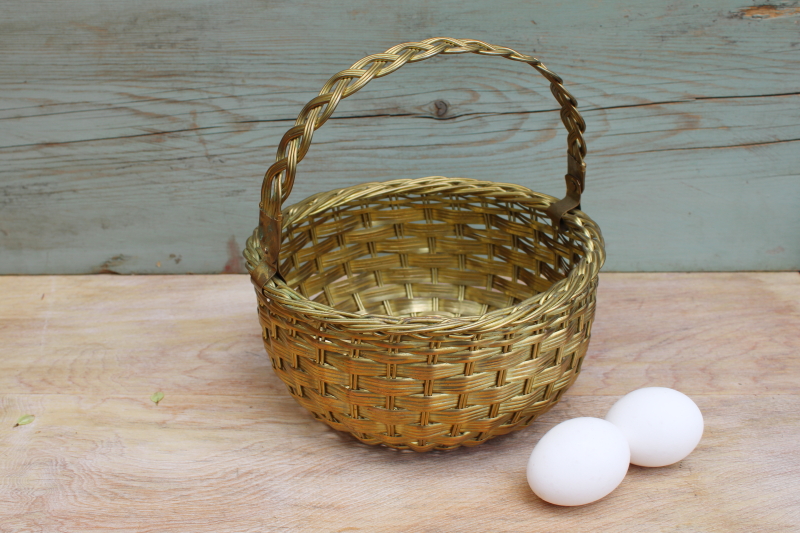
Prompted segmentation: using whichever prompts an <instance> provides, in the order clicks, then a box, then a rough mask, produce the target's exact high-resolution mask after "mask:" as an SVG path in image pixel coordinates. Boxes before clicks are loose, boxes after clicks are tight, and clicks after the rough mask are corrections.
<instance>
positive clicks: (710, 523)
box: [0, 378, 800, 533]
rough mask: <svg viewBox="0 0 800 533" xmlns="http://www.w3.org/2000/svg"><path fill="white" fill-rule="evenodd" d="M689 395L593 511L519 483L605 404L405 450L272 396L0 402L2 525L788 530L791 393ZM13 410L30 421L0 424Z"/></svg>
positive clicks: (792, 492)
mask: <svg viewBox="0 0 800 533" xmlns="http://www.w3.org/2000/svg"><path fill="white" fill-rule="evenodd" d="M275 379H277V378H275ZM694 399H695V401H696V402H697V404H698V406H699V407H700V409H701V411H702V412H703V415H704V419H705V424H706V428H705V433H704V436H703V440H702V441H701V442H700V445H699V446H698V447H697V449H695V451H694V452H693V453H692V454H691V455H690V456H689V457H688V458H687V459H685V460H683V461H681V462H680V463H677V464H675V465H672V466H668V467H664V468H643V467H637V466H631V467H630V469H629V471H628V475H627V476H626V478H625V479H624V480H623V482H622V484H621V485H620V487H619V488H617V489H616V490H615V491H614V492H613V493H612V494H611V495H609V496H608V497H606V498H605V499H603V500H601V501H599V502H597V503H595V504H592V505H588V506H584V507H578V508H558V507H555V506H552V505H549V504H546V503H544V502H543V501H542V500H539V499H538V498H537V497H536V496H534V495H533V493H532V492H531V490H530V489H529V488H528V485H527V483H526V480H525V465H526V463H527V460H528V456H529V455H530V452H531V450H532V448H533V446H534V445H535V443H536V442H537V441H538V439H539V438H541V436H542V435H543V434H544V433H545V432H546V431H547V430H548V429H550V428H551V427H553V426H554V425H555V424H557V423H559V422H562V421H564V420H566V419H569V418H571V417H574V416H587V415H595V416H603V415H604V414H605V412H606V411H607V410H608V409H609V408H610V406H611V405H612V404H613V401H614V398H612V397H609V396H602V397H593V396H574V397H567V398H565V399H564V400H563V401H562V402H561V403H559V405H557V406H556V407H555V408H553V410H551V411H550V412H549V413H548V415H546V419H543V420H542V421H541V422H540V423H538V424H536V425H535V426H534V427H532V428H531V429H529V430H526V431H523V432H519V433H516V434H512V435H509V436H506V437H503V438H501V439H496V440H494V441H490V442H488V443H486V444H484V445H481V446H479V447H478V448H474V449H464V450H462V451H458V452H453V453H449V454H447V453H445V454H441V453H438V452H437V453H434V454H430V455H407V454H402V453H395V452H392V451H389V450H386V449H380V448H372V447H369V446H367V445H364V444H361V443H358V442H357V441H355V440H354V439H351V438H349V437H347V436H344V435H339V434H336V432H335V431H334V430H332V429H329V428H327V427H326V426H324V425H323V424H320V423H317V422H314V421H311V420H309V419H308V417H307V415H305V414H304V413H302V412H301V411H300V408H299V407H297V406H296V405H295V404H293V402H292V403H290V401H287V400H280V399H277V398H272V397H265V396H261V397H251V398H248V397H244V396H242V395H232V396H214V397H212V398H209V397H207V396H204V395H200V394H188V395H184V394H170V393H169V392H167V394H166V396H165V398H164V400H163V401H162V402H160V403H159V405H158V407H156V406H155V405H154V404H153V403H152V402H150V400H149V399H148V396H147V395H140V396H139V397H135V398H134V397H127V398H120V397H116V398H114V397H111V398H109V397H105V396H102V395H97V394H83V395H75V394H55V395H49V394H43V395H30V394H23V395H19V394H3V395H0V406H2V415H0V439H2V440H0V451H2V453H3V456H2V458H1V459H0V491H1V492H2V496H0V502H2V504H3V505H2V506H0V507H1V509H2V510H0V517H2V519H3V524H4V527H5V528H8V529H9V530H10V531H25V530H29V529H30V528H31V527H34V526H35V527H39V528H41V530H42V531H82V532H87V533H88V532H95V531H109V530H114V531H121V532H131V533H133V532H137V533H164V532H184V531H187V530H191V531H196V532H198V533H202V532H214V533H227V532H231V533H234V532H235V533H241V532H262V531H303V532H306V531H308V532H317V531H364V532H367V531H370V532H372V531H374V532H390V531H391V532H394V531H456V532H458V531H463V532H466V531H476V530H483V531H489V530H491V531H500V532H518V531H527V530H531V528H537V529H542V530H545V531H548V530H554V529H558V530H561V529H562V528H568V529H576V528H577V529H581V530H585V529H601V530H608V531H633V530H636V531H644V532H647V531H669V530H671V529H674V527H675V524H681V526H682V527H684V528H686V530H688V531H726V532H728V531H729V532H749V531H787V532H788V531H792V530H794V529H796V528H797V527H798V526H800V515H799V514H798V508H800V496H798V491H797V488H798V485H797V480H798V478H800V469H798V467H797V462H796V461H794V460H793V458H792V457H793V456H794V457H796V456H797V455H798V454H800V445H799V444H798V442H800V440H798V436H800V431H798V429H799V428H800V416H798V414H797V409H796V406H797V397H796V396H792V397H786V396H775V397H773V396H768V395H764V396H753V395H736V396H699V397H695V398H694ZM732 406H735V408H732ZM20 413H36V414H37V417H36V420H35V421H34V422H33V423H32V424H30V425H28V426H20V427H18V428H13V429H12V428H11V426H13V424H14V422H15V420H16V418H17V417H18V416H19V414H20ZM765 431H769V435H770V437H769V440H768V441H766V442H765V439H764V432H765ZM767 442H768V444H767ZM487 495H490V496H488V497H487Z"/></svg>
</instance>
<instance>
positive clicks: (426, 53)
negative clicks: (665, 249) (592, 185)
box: [258, 37, 586, 283]
mask: <svg viewBox="0 0 800 533" xmlns="http://www.w3.org/2000/svg"><path fill="white" fill-rule="evenodd" d="M467 52H471V53H474V54H481V55H490V56H500V57H505V58H506V59H510V60H512V61H521V62H523V63H528V64H529V65H530V66H532V67H533V68H534V69H536V70H537V71H538V72H539V73H541V74H542V75H543V76H544V77H545V78H547V80H548V81H549V82H550V91H551V92H552V93H553V96H555V98H556V100H557V101H558V103H559V104H560V105H561V121H562V122H563V123H564V126H565V127H566V129H567V132H568V136H567V175H566V176H565V177H566V182H567V195H566V196H565V197H564V198H563V199H562V200H559V201H558V202H555V203H554V204H552V205H551V206H550V207H549V208H548V210H547V213H548V215H549V216H550V217H551V218H552V219H553V223H554V224H558V223H559V221H560V220H561V216H562V215H563V214H564V213H566V212H567V211H569V210H570V209H573V208H575V207H580V201H581V193H582V192H583V190H584V187H585V181H584V180H585V174H586V165H585V163H584V162H583V158H584V156H585V155H586V143H585V142H584V139H583V132H584V131H585V130H586V124H585V123H584V121H583V118H582V117H581V116H580V114H579V113H578V110H577V109H576V107H577V105H578V102H577V101H576V100H575V98H574V97H573V96H572V95H571V94H570V93H569V92H567V90H566V89H564V86H563V85H562V84H563V81H562V79H561V78H560V77H559V76H558V75H557V74H555V73H554V72H552V71H550V70H549V69H548V68H547V67H545V66H544V65H543V64H542V62H541V61H539V60H538V59H536V58H535V57H533V56H529V55H525V54H520V53H519V52H517V51H515V50H512V49H511V48H506V47H503V46H494V45H491V44H487V43H484V42H482V41H476V40H472V39H450V38H446V37H436V38H432V39H425V40H424V41H421V42H416V43H404V44H399V45H397V46H394V47H392V48H390V49H388V50H387V51H386V52H384V53H382V54H372V55H370V56H367V57H365V58H363V59H361V60H360V61H356V62H355V63H354V64H353V66H352V67H350V68H349V69H347V70H343V71H341V72H339V73H338V74H335V75H334V76H333V77H332V78H331V79H329V80H328V81H327V83H325V85H324V86H323V87H322V89H321V90H320V92H319V95H318V96H317V97H316V98H314V99H313V100H311V101H310V102H308V103H307V104H306V105H305V107H303V109H302V111H300V114H299V115H298V116H297V120H296V121H295V125H294V126H293V127H292V128H291V129H290V130H289V131H287V132H286V133H285V134H284V136H283V138H282V139H281V142H280V144H279V145H278V154H277V156H276V160H275V163H273V164H272V166H270V167H269V169H268V170H267V173H266V174H265V175H264V183H263V185H262V187H261V203H260V204H259V208H260V215H259V233H260V234H261V235H259V237H260V240H261V243H262V250H263V253H264V264H263V265H262V267H261V269H259V270H261V272H259V275H258V277H259V278H260V281H261V282H264V283H266V281H268V280H269V279H270V278H271V277H272V276H274V275H275V273H276V272H277V265H278V254H279V251H280V241H281V205H282V204H283V202H284V201H285V200H286V199H287V198H288V197H289V193H291V191H292V187H293V185H294V177H295V173H296V172H297V164H298V163H299V162H300V161H302V160H303V158H304V157H305V155H306V153H308V148H309V146H310V145H311V138H312V136H313V135H314V131H315V130H316V129H317V128H319V127H320V126H322V125H323V124H325V122H326V121H327V120H328V119H329V118H330V117H331V115H332V114H333V111H334V110H335V109H336V106H337V105H338V104H339V101H340V100H342V99H343V98H347V97H348V96H350V95H351V94H353V93H355V92H357V91H358V90H359V89H361V88H362V87H363V86H364V85H366V84H367V83H368V82H369V81H370V80H371V79H373V78H381V77H383V76H386V75H387V74H391V73H392V72H394V71H395V70H397V69H399V68H400V67H402V66H403V65H405V64H406V63H415V62H417V61H423V60H425V59H428V58H430V57H433V56H435V55H439V54H463V53H467ZM262 269H263V270H262Z"/></svg>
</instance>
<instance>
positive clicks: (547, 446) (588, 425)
mask: <svg viewBox="0 0 800 533" xmlns="http://www.w3.org/2000/svg"><path fill="white" fill-rule="evenodd" d="M629 462H630V451H629V450H628V441H627V440H625V436H624V435H623V434H622V432H621V431H620V430H619V429H618V428H617V427H616V426H615V425H614V424H611V423H609V422H606V421H605V420H603V419H601V418H589V417H581V418H573V419H572V420H567V421H566V422H561V423H560V424H558V425H557V426H555V427H554V428H553V429H551V430H550V431H548V432H547V433H545V435H544V437H542V438H541V439H540V440H539V442H538V443H537V444H536V447H534V448H533V453H531V457H530V459H529V460H528V484H529V485H530V486H531V489H533V492H535V493H536V495H537V496H539V497H540V498H541V499H543V500H545V501H547V502H550V503H554V504H556V505H584V504H587V503H591V502H593V501H596V500H599V499H600V498H602V497H604V496H606V495H608V494H609V493H610V492H611V491H613V490H614V489H615V488H617V486H619V484H620V483H621V482H622V480H623V479H624V478H625V474H626V473H627V472H628V464H629Z"/></svg>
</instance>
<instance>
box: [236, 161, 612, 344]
mask: <svg viewBox="0 0 800 533" xmlns="http://www.w3.org/2000/svg"><path fill="white" fill-rule="evenodd" d="M431 190H436V191H437V192H445V193H449V194H454V193H459V192H465V191H470V192H471V193H473V194H490V195H494V196H502V197H504V198H508V199H509V200H510V201H517V202H525V201H526V199H533V198H534V197H533V195H534V194H535V195H536V196H538V197H542V198H545V199H546V200H548V201H552V202H555V201H556V198H554V197H552V196H548V195H544V194H542V193H533V191H531V190H530V189H528V188H527V187H524V186H522V185H516V184H509V183H498V182H493V181H480V180H475V179H469V178H447V177H443V176H431V177H427V178H417V179H397V180H392V181H385V182H373V183H365V184H361V185H356V186H353V187H345V188H341V189H334V190H331V191H326V192H322V193H318V194H316V195H313V196H311V197H310V198H307V199H305V200H303V201H301V202H298V203H297V204H294V205H292V206H289V207H287V208H286V209H284V210H283V217H282V220H283V223H284V225H290V224H292V223H294V222H295V221H298V220H302V219H304V218H306V217H308V216H312V215H314V214H317V213H320V212H323V211H325V210H327V209H329V208H330V207H332V206H335V205H341V204H343V203H345V202H348V201H352V200H359V201H362V200H369V199H370V198H376V197H382V196H386V195H393V194H414V193H420V192H425V191H431ZM562 221H563V224H561V225H560V226H559V227H558V228H556V227H553V231H554V232H555V231H569V232H570V234H571V235H572V237H573V238H575V239H577V240H579V241H580V242H581V244H582V246H583V249H584V251H585V257H583V258H581V260H580V261H579V262H578V264H576V265H575V266H574V267H573V268H572V269H571V270H570V271H569V273H568V274H567V276H566V277H565V278H564V279H561V280H559V281H557V282H555V283H554V284H553V285H551V286H550V287H549V288H548V289H547V290H545V291H543V292H541V293H538V294H536V295H534V296H532V297H531V298H528V299H527V300H525V301H522V302H520V303H519V304H518V305H516V306H514V307H507V308H502V309H497V310H494V311H490V312H488V313H484V314H482V315H468V316H461V317H442V316H420V317H408V316H391V315H383V314H376V313H368V314H357V313H351V312H347V311H343V310H340V309H337V308H334V307H331V306H328V305H325V304H322V303H319V302H315V301H312V300H309V299H308V298H306V297H305V296H303V295H302V294H300V293H299V292H297V291H295V290H294V289H292V288H291V287H289V286H288V285H287V284H286V282H285V281H284V280H283V279H282V278H281V276H274V271H273V272H272V273H270V272H269V269H268V264H267V263H266V262H265V261H264V259H265V258H264V251H263V248H264V246H263V244H262V239H263V238H264V235H263V232H262V231H261V228H256V229H255V231H254V232H253V234H252V235H251V236H250V237H249V238H248V239H247V245H246V248H245V250H244V256H245V259H246V263H245V264H246V267H247V270H248V271H249V272H250V275H251V278H252V282H253V284H254V285H255V287H256V290H258V291H262V292H263V293H264V294H265V295H266V296H267V297H268V298H270V299H271V300H274V301H275V302H276V303H279V304H280V305H281V306H283V307H286V308H289V309H292V312H293V313H295V314H296V316H297V317H298V318H300V317H302V319H303V320H309V321H315V322H321V323H326V324H329V325H335V324H340V325H341V326H342V327H345V328H346V329H348V330H351V331H360V332H362V333H363V334H368V333H371V332H374V333H376V334H378V335H380V334H381V331H382V330H386V331H389V330H391V331H392V332H393V333H398V332H403V333H409V334H410V333H420V334H423V333H431V332H436V333H437V334H441V335H448V334H458V333H459V332H466V331H473V330H476V329H494V328H496V327H504V326H507V325H509V324H513V323H516V322H527V321H531V320H537V319H539V317H542V316H545V315H547V314H548V313H550V312H553V311H554V310H557V309H558V308H560V307H561V306H563V305H564V304H565V303H566V302H567V301H568V300H570V299H572V298H574V297H575V296H576V295H578V294H581V293H582V292H583V291H584V290H586V287H587V285H588V284H589V283H590V282H591V280H593V279H594V278H595V277H596V276H597V273H598V272H599V271H600V268H601V267H602V266H603V263H604V262H605V246H604V241H603V237H602V234H601V232H600V228H599V227H598V226H597V225H596V224H595V222H594V221H592V220H591V218H589V217H588V216H587V215H586V214H585V213H583V212H582V211H580V210H578V209H574V210H572V211H570V212H569V213H565V214H564V215H563V218H562Z"/></svg>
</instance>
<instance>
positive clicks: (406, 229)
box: [281, 192, 585, 316]
mask: <svg viewBox="0 0 800 533" xmlns="http://www.w3.org/2000/svg"><path fill="white" fill-rule="evenodd" d="M552 200H553V199H552V198H550V197H546V196H544V195H541V196H540V195H538V194H537V193H533V192H531V193H530V197H527V198H525V197H517V198H514V199H513V200H509V199H508V197H499V198H498V197H494V198H493V197H486V196H485V195H482V194H481V195H478V194H474V195H473V194H470V193H469V192H463V193H457V194H453V193H450V194H447V195H439V194H436V193H425V194H419V193H417V194H398V195H392V196H385V197H380V198H369V199H368V200H363V199H361V200H358V201H352V202H349V203H344V204H341V205H336V206H333V207H329V208H327V209H325V210H323V211H321V212H318V213H315V214H313V215H307V216H303V217H302V218H299V219H297V220H294V221H292V222H290V223H289V224H288V226H285V227H284V234H283V244H282V247H281V273H282V275H283V277H284V279H285V280H286V282H287V284H288V285H289V286H290V287H291V288H293V289H294V290H296V291H297V292H299V293H300V294H302V295H303V296H305V297H306V298H309V299H310V300H314V301H316V302H320V303H322V304H324V305H328V306H330V307H334V308H336V309H339V310H341V311H346V312H351V313H358V314H377V315H391V316H422V315H436V316H471V315H481V314H484V313H487V312H490V311H493V310H496V309H500V308H504V307H510V306H514V305H516V304H518V303H520V302H522V301H523V300H526V299H528V298H530V297H532V296H535V295H536V294H537V293H539V292H542V291H544V290H546V289H548V288H549V287H550V286H551V285H552V284H553V283H555V282H557V281H559V280H561V279H563V278H564V277H566V276H567V274H568V273H569V271H570V269H571V268H572V267H573V265H575V264H576V263H577V262H578V261H580V260H581V259H582V258H583V257H584V256H585V250H584V248H583V245H582V243H581V241H580V240H578V239H576V238H574V235H571V234H570V233H569V232H566V233H562V232H559V233H556V234H554V230H553V227H552V225H551V222H550V219H549V218H548V217H547V215H546V214H545V212H544V209H545V208H546V206H547V205H549V202H550V201H552Z"/></svg>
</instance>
